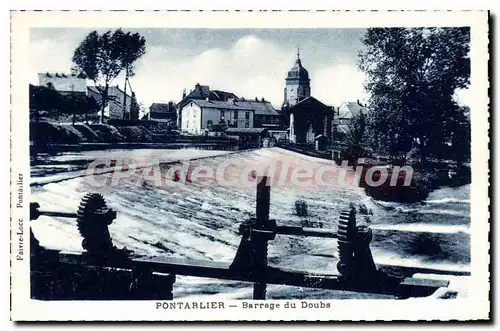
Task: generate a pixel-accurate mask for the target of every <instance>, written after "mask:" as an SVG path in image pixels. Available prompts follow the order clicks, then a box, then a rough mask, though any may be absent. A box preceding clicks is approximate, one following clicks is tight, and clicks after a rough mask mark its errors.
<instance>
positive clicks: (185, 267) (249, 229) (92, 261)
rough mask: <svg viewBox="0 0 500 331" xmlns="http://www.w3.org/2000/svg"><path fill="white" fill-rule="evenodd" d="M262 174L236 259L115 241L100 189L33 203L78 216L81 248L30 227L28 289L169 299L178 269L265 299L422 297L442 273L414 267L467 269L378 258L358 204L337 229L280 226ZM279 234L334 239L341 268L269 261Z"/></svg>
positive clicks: (47, 294)
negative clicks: (62, 204) (346, 294)
mask: <svg viewBox="0 0 500 331" xmlns="http://www.w3.org/2000/svg"><path fill="white" fill-rule="evenodd" d="M266 183H267V178H266V177H264V178H262V180H260V181H259V183H258V184H257V194H256V213H255V218H251V219H249V220H247V221H245V222H244V223H242V224H241V225H240V227H239V234H240V235H241V236H242V237H241V241H240V244H239V247H238V250H237V252H236V256H235V257H234V260H233V261H232V263H223V262H215V261H205V260H191V259H189V260H188V259H179V258H172V257H168V256H141V255H136V254H134V252H133V251H130V250H128V249H126V248H122V249H119V248H117V247H116V246H114V245H113V242H112V239H111V235H110V233H109V230H108V226H109V225H110V224H111V223H112V222H113V220H114V219H115V218H116V217H117V213H116V212H115V211H113V210H112V209H109V208H108V207H107V204H106V201H105V200H104V198H103V197H102V196H101V195H100V194H95V193H94V194H87V195H85V196H84V197H83V199H82V201H81V203H80V206H79V208H78V211H77V213H66V212H55V211H43V210H40V206H39V204H38V203H36V202H32V203H31V204H30V207H31V208H30V209H31V210H30V219H31V220H36V219H38V218H39V217H40V216H53V217H66V218H74V219H76V225H77V226H78V230H79V232H80V234H81V236H82V237H83V241H82V247H83V248H84V250H85V251H84V252H66V251H58V250H52V249H46V248H44V247H42V246H40V244H39V242H38V240H37V239H36V238H35V236H34V235H33V233H31V296H32V298H34V299H40V300H171V299H173V296H172V288H173V285H174V283H175V276H176V275H186V276H196V277H207V278H217V279H225V280H234V281H245V282H252V283H253V284H254V285H253V298H254V299H257V300H264V299H266V289H267V284H278V285H290V286H301V287H309V288H321V289H330V290H339V291H352V292H362V293H373V294H383V295H391V296H394V297H396V298H402V299H404V298H410V297H425V296H429V295H431V294H432V293H434V292H435V291H436V290H437V289H438V288H442V287H447V286H448V284H449V282H448V281H445V280H436V279H425V278H414V277H412V276H413V275H414V274H416V273H433V274H438V273H444V274H452V275H468V273H465V272H448V271H446V272H443V271H442V270H434V269H429V268H412V267H401V266H390V265H380V264H378V265H377V264H376V263H375V262H374V260H373V257H372V253H371V250H370V242H371V239H372V232H371V230H370V229H369V228H368V227H367V226H366V225H361V224H360V225H358V224H357V223H356V210H355V209H354V208H351V209H347V210H343V211H341V212H340V217H339V220H338V223H337V231H332V230H330V229H325V228H304V227H298V226H286V225H277V224H276V221H275V220H273V219H270V218H269V207H270V194H271V191H270V189H271V188H270V186H268V185H266ZM276 235H292V236H305V237H319V238H332V239H336V240H337V247H338V257H339V262H338V264H337V270H338V274H322V273H309V272H304V271H299V270H289V269H286V268H281V267H273V266H270V265H268V261H267V260H268V254H267V248H268V242H269V241H272V240H274V238H275V237H276Z"/></svg>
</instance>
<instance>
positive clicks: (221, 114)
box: [219, 110, 224, 121]
mask: <svg viewBox="0 0 500 331" xmlns="http://www.w3.org/2000/svg"><path fill="white" fill-rule="evenodd" d="M219 118H220V120H221V121H223V120H224V111H223V110H219Z"/></svg>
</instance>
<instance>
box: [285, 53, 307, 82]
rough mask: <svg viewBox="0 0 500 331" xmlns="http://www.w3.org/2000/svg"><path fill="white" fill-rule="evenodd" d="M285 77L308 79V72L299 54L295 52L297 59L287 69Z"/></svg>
mask: <svg viewBox="0 0 500 331" xmlns="http://www.w3.org/2000/svg"><path fill="white" fill-rule="evenodd" d="M286 79H299V80H302V81H309V72H307V70H306V68H304V67H303V66H302V62H301V61H300V56H299V54H297V60H295V64H294V65H293V67H292V68H291V69H290V70H288V75H287V78H286Z"/></svg>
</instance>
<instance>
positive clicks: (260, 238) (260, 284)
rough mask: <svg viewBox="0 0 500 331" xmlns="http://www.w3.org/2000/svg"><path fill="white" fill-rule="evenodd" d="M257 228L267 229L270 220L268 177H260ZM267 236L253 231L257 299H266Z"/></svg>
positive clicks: (254, 292) (254, 289) (254, 296)
mask: <svg viewBox="0 0 500 331" xmlns="http://www.w3.org/2000/svg"><path fill="white" fill-rule="evenodd" d="M258 179H259V181H258V183H257V205H256V213H255V214H256V219H257V220H256V224H255V228H256V229H265V228H266V225H268V222H269V204H270V200H271V187H270V186H268V185H267V179H268V178H267V177H261V178H258ZM267 240H268V239H267V238H266V237H265V236H264V235H263V234H262V233H258V232H255V231H254V232H253V233H252V237H251V241H252V246H253V269H254V270H253V272H254V277H255V278H256V279H257V282H255V283H254V286H253V298H254V299H255V300H265V299H266V288H267V285H266V271H267Z"/></svg>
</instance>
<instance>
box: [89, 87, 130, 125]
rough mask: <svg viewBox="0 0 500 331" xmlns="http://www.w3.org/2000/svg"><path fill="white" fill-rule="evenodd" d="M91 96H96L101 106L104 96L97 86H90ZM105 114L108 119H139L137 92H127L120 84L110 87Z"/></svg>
mask: <svg viewBox="0 0 500 331" xmlns="http://www.w3.org/2000/svg"><path fill="white" fill-rule="evenodd" d="M87 95H88V96H89V97H92V98H94V99H95V100H96V101H97V104H98V105H99V106H100V107H101V100H102V96H101V94H100V93H99V91H98V89H97V88H96V87H95V86H88V94H87ZM104 116H105V117H106V118H108V119H118V120H137V119H139V105H138V104H137V101H136V99H135V94H134V92H132V95H129V94H125V92H123V91H122V90H121V89H120V88H119V87H118V85H117V86H110V87H109V88H108V101H107V102H106V105H105V109H104Z"/></svg>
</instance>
